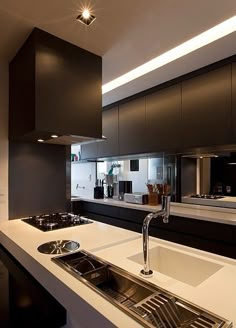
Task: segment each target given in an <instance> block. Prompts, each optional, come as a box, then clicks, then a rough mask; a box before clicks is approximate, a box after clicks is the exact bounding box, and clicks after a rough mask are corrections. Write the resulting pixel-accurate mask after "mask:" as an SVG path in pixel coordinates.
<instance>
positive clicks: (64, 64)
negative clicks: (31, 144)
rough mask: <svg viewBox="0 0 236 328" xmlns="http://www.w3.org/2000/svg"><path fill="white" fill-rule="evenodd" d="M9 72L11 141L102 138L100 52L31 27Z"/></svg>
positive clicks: (48, 141)
mask: <svg viewBox="0 0 236 328" xmlns="http://www.w3.org/2000/svg"><path fill="white" fill-rule="evenodd" d="M9 73H10V75H9V77H10V83H9V94H10V99H9V138H10V140H22V141H36V142H37V140H38V139H42V140H44V141H45V142H47V143H52V144H64V145H68V144H74V143H81V142H84V141H85V142H89V141H93V140H102V93H101V87H102V58H101V57H99V56H97V55H95V54H92V53H90V52H88V51H86V50H84V49H81V48H79V47H77V46H75V45H73V44H71V43H68V42H66V41H64V40H61V39H59V38H57V37H55V36H53V35H51V34H49V33H47V32H44V31H42V30H40V29H38V28H35V29H34V30H33V31H32V33H31V34H30V36H29V37H28V39H27V40H26V42H25V43H24V44H23V46H22V47H21V48H20V50H19V51H18V52H17V54H16V56H15V57H14V58H13V60H12V61H11V63H10V67H9ZM52 136H54V138H53V137H52ZM55 136H57V138H55Z"/></svg>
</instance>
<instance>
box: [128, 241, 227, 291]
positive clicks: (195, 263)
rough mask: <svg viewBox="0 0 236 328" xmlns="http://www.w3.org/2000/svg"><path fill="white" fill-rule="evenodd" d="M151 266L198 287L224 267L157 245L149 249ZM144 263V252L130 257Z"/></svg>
mask: <svg viewBox="0 0 236 328" xmlns="http://www.w3.org/2000/svg"><path fill="white" fill-rule="evenodd" d="M149 258H150V268H151V269H152V270H155V271H158V272H160V273H162V274H164V275H166V276H169V277H171V278H174V279H176V280H178V281H181V282H184V283H185V284H187V285H190V286H193V287H196V286H198V285H199V284H201V283H202V282H203V281H204V280H206V279H207V278H209V277H210V276H211V275H213V274H214V273H216V272H217V271H218V270H220V269H221V268H222V266H221V265H219V264H216V263H213V262H210V261H207V260H203V259H200V258H198V257H195V256H191V255H188V254H185V253H181V252H178V251H174V250H171V249H169V248H166V247H162V246H157V247H154V248H152V249H150V250H149ZM128 259H129V260H131V261H134V262H136V263H138V264H141V265H143V253H138V254H135V255H133V256H130V257H128Z"/></svg>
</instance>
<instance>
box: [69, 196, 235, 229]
mask: <svg viewBox="0 0 236 328" xmlns="http://www.w3.org/2000/svg"><path fill="white" fill-rule="evenodd" d="M71 200H72V201H80V200H81V201H85V202H93V203H97V204H102V205H110V206H118V207H124V208H130V209H135V210H141V211H148V212H149V211H150V212H155V211H157V210H160V209H161V206H160V205H158V206H150V205H139V204H131V203H126V202H124V201H119V200H115V199H111V198H106V199H94V198H88V197H87V198H85V197H72V198H71ZM170 212H171V215H174V216H181V217H185V218H190V219H197V220H203V221H211V222H216V223H224V224H230V225H236V209H232V208H221V207H213V206H201V205H194V204H183V203H171V207H170Z"/></svg>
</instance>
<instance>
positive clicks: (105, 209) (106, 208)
mask: <svg viewBox="0 0 236 328" xmlns="http://www.w3.org/2000/svg"><path fill="white" fill-rule="evenodd" d="M80 208H81V211H82V212H83V211H87V212H92V213H97V214H101V215H105V216H110V217H115V218H119V207H117V206H110V205H103V204H97V203H92V202H85V201H82V202H81V205H80Z"/></svg>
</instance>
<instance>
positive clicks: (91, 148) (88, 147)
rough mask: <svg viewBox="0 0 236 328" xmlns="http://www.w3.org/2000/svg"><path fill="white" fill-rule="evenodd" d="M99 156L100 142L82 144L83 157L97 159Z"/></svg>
mask: <svg viewBox="0 0 236 328" xmlns="http://www.w3.org/2000/svg"><path fill="white" fill-rule="evenodd" d="M97 156H98V142H96V141H94V142H91V143H88V144H82V145H81V159H96V158H97Z"/></svg>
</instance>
